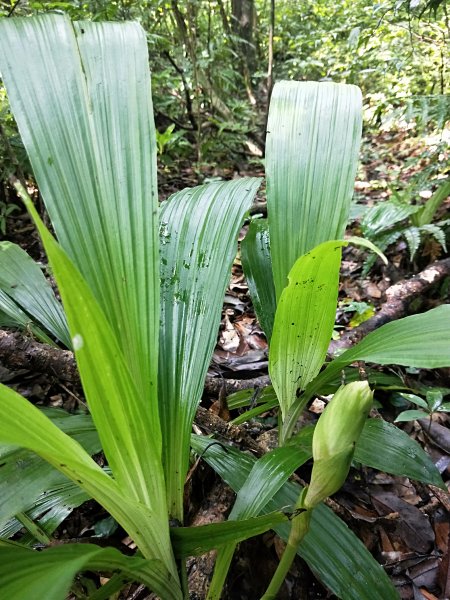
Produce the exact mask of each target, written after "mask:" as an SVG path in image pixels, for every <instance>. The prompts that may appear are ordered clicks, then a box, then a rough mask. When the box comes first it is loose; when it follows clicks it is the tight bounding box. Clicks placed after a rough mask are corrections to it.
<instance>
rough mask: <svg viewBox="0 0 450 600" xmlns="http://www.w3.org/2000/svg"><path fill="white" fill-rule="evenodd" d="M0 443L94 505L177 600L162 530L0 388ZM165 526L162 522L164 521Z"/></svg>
mask: <svg viewBox="0 0 450 600" xmlns="http://www.w3.org/2000/svg"><path fill="white" fill-rule="evenodd" d="M0 408H1V412H2V419H1V420H0V440H1V441H3V442H5V443H8V444H12V445H16V446H22V447H23V448H27V449H29V450H31V451H33V452H36V454H39V456H41V457H42V458H43V459H44V460H46V461H48V462H49V463H50V464H51V465H53V466H54V467H55V468H56V469H58V470H59V471H61V472H62V473H63V474H64V475H66V477H68V478H69V479H71V480H72V481H74V482H75V483H77V484H78V485H79V486H80V488H82V489H83V490H84V491H86V493H87V494H89V496H91V497H92V498H94V499H95V500H97V502H99V503H100V504H101V505H102V506H103V507H104V508H105V509H106V510H108V511H109V513H110V514H111V515H112V516H113V517H114V518H115V519H116V521H117V522H118V523H120V524H121V525H122V526H123V528H124V529H125V530H126V531H127V532H128V534H129V535H130V536H131V537H132V538H133V540H134V541H135V542H136V544H137V545H138V547H139V549H140V550H141V551H142V553H143V554H144V556H145V557H146V558H157V559H159V560H161V561H162V563H163V565H164V567H161V572H162V573H164V574H165V577H167V578H168V581H169V582H172V583H171V586H172V591H173V594H172V595H171V596H168V598H177V599H178V598H181V596H180V591H179V585H178V577H177V572H176V568H175V565H174V563H173V558H172V553H171V548H170V543H168V544H167V545H166V546H165V545H164V541H165V540H164V537H163V535H164V524H165V521H163V522H161V521H160V520H159V519H158V518H156V517H155V514H154V513H152V512H151V511H150V510H149V509H148V507H146V506H145V505H143V504H141V503H138V502H137V501H136V500H135V498H134V497H132V496H131V495H130V491H129V490H124V489H121V488H120V487H119V485H118V483H117V482H116V481H114V480H113V479H112V478H111V477H109V476H108V475H107V474H106V473H105V472H104V471H103V470H102V469H101V468H100V467H99V466H98V465H97V463H96V462H95V461H94V460H92V458H91V457H90V456H89V454H88V453H87V452H86V451H85V450H83V448H82V447H81V446H80V445H79V444H78V442H76V441H75V440H73V439H72V438H71V437H69V436H68V435H67V434H65V433H63V432H62V431H61V430H60V429H59V428H58V427H57V426H56V425H54V424H53V423H52V422H51V421H50V419H48V418H47V417H46V416H45V415H43V414H42V412H41V411H39V410H38V409H37V408H36V407H35V406H33V405H32V404H30V403H29V402H28V401H27V400H25V398H23V397H22V396H20V395H19V394H17V393H16V392H14V391H13V390H11V389H9V388H7V387H6V386H4V385H0ZM166 520H167V519H166Z"/></svg>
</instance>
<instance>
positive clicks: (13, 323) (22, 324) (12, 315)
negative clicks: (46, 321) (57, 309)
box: [0, 289, 55, 346]
mask: <svg viewBox="0 0 450 600" xmlns="http://www.w3.org/2000/svg"><path fill="white" fill-rule="evenodd" d="M0 327H19V328H20V329H24V330H26V331H29V332H30V333H32V334H33V335H34V336H35V337H36V339H38V340H39V341H40V342H43V343H45V344H50V345H51V346H54V345H55V344H54V342H53V341H52V340H51V338H49V336H48V335H47V334H46V333H45V331H44V330H43V329H41V328H40V327H39V326H38V325H36V323H34V322H33V321H32V319H31V318H30V317H29V316H28V315H27V314H26V313H25V312H24V311H23V310H22V309H21V308H20V306H19V305H18V304H17V303H16V302H15V301H14V300H13V299H12V298H11V297H10V296H8V294H6V293H5V292H4V291H3V290H1V289H0Z"/></svg>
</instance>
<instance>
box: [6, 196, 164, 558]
mask: <svg viewBox="0 0 450 600" xmlns="http://www.w3.org/2000/svg"><path fill="white" fill-rule="evenodd" d="M18 189H19V191H20V192H21V193H22V195H23V190H21V189H20V188H18ZM23 199H24V201H25V203H26V206H27V209H28V210H29V212H30V213H31V215H32V217H33V219H34V221H35V223H36V225H37V227H38V230H39V233H40V235H41V238H42V241H43V244H44V248H45V250H46V252H47V256H48V258H49V261H50V264H51V267H52V269H53V272H54V274H55V278H56V280H57V283H58V286H59V290H60V293H61V297H62V300H63V304H64V308H65V310H66V315H67V320H68V323H69V329H70V332H71V335H72V341H73V347H74V351H75V356H76V359H77V364H78V368H79V372H80V377H81V381H82V383H83V389H84V392H85V395H86V399H87V401H88V405H89V408H90V411H91V414H92V418H93V421H94V423H95V425H96V428H97V431H98V433H99V437H100V441H101V443H102V448H103V450H104V452H105V455H106V457H107V459H108V463H109V465H110V467H111V470H112V473H113V476H114V478H115V480H116V483H117V487H118V489H119V490H121V491H122V492H123V493H124V494H126V495H129V497H130V498H132V499H134V501H135V502H136V508H137V507H138V506H139V510H140V508H141V507H142V509H144V508H145V509H147V510H146V511H145V512H147V514H148V516H150V515H151V519H150V522H149V523H148V533H147V535H146V539H145V544H146V545H147V544H148V545H150V547H151V546H152V545H153V544H154V543H156V542H155V536H157V537H156V539H158V552H159V553H160V555H161V556H164V558H165V561H166V564H168V565H170V566H169V568H173V569H174V564H173V560H172V553H171V547H170V539H169V527H168V522H167V509H166V502H165V486H164V473H163V468H162V463H161V454H160V453H161V448H160V440H159V438H160V430H159V429H156V430H155V429H154V425H155V424H154V422H153V418H152V416H151V415H150V414H149V407H147V410H146V411H144V410H142V408H143V407H142V405H141V404H142V403H141V398H140V395H139V392H138V390H137V388H136V386H135V383H134V381H133V379H132V375H131V373H130V370H129V369H128V366H127V364H126V362H125V359H124V357H123V354H122V351H121V349H120V348H119V345H118V343H117V339H116V337H115V335H114V333H113V332H112V331H111V328H110V326H109V323H108V321H107V320H106V317H105V315H104V314H103V312H102V310H101V309H100V307H99V306H98V303H97V302H96V300H95V298H94V297H93V296H92V293H91V292H90V290H89V288H88V287H87V285H86V282H85V281H84V279H83V277H82V276H81V275H80V273H79V272H78V271H77V269H76V268H75V267H74V265H73V264H72V263H71V261H70V259H69V258H68V257H67V256H66V254H65V253H64V251H63V250H62V248H61V247H60V246H59V244H57V242H56V241H55V240H54V239H53V237H52V236H51V235H50V233H49V232H48V231H47V229H46V228H45V226H44V224H43V223H42V221H41V219H40V218H39V215H38V214H37V212H36V209H35V208H34V206H33V205H32V203H31V201H30V199H29V198H27V197H26V196H25V195H23ZM99 365H101V368H99ZM44 418H45V417H44ZM0 439H1V436H0ZM66 439H70V438H67V436H66ZM5 441H8V440H5ZM70 441H72V440H70ZM22 445H24V444H22ZM25 447H27V446H26V445H25ZM30 449H32V450H34V449H33V448H30ZM35 451H36V452H37V453H38V454H41V456H42V453H40V452H39V451H37V450H35ZM87 456H88V455H87ZM44 458H45V459H46V460H49V458H48V457H47V456H44ZM49 462H52V461H51V460H49ZM52 464H53V463H52ZM57 468H58V467H57ZM63 472H64V471H63ZM88 491H89V490H88ZM94 497H95V496H94ZM103 504H104V506H106V504H105V503H104V502H103ZM106 507H107V506H106ZM139 510H137V511H136V512H138V513H139ZM111 514H112V515H113V516H114V517H115V518H116V520H117V521H119V522H120V519H119V518H117V517H116V515H115V514H114V513H111ZM141 519H142V517H141ZM138 522H139V519H138V521H134V525H133V529H134V530H136V528H137V527H139V528H140V529H143V528H141V527H140V526H139V525H138ZM129 533H130V532H129ZM130 535H132V534H131V533H130ZM139 537H140V538H141V537H142V536H141V535H140V533H139ZM136 542H137V540H136ZM137 543H138V542H137ZM147 548H148V546H147ZM141 550H142V552H145V551H144V549H143V548H141ZM153 551H154V548H153V549H152V552H153ZM149 556H151V557H153V555H149ZM158 557H159V556H158Z"/></svg>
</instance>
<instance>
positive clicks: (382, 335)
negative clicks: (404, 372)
mask: <svg viewBox="0 0 450 600" xmlns="http://www.w3.org/2000/svg"><path fill="white" fill-rule="evenodd" d="M449 335H450V305H448V304H446V305H442V306H438V307H437V308H433V309H432V310H429V311H428V312H426V313H422V314H420V315H412V316H410V317H405V318H403V319H399V320H398V321H393V322H391V323H386V325H383V326H382V327H380V328H379V329H377V330H375V331H372V332H371V333H369V334H368V335H367V336H366V337H365V338H364V339H363V340H361V341H360V342H359V343H358V344H356V345H355V346H354V347H353V348H350V349H349V350H347V351H346V352H344V353H343V354H341V356H340V357H339V358H338V359H337V360H338V362H340V363H343V362H345V363H347V364H348V363H349V362H354V361H356V360H363V361H366V362H372V363H378V364H381V365H387V364H396V365H404V366H406V367H417V368H421V369H436V368H439V367H446V366H449V365H450V344H449V341H448V340H449ZM333 362H334V361H333Z"/></svg>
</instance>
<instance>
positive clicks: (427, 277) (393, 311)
mask: <svg viewBox="0 0 450 600" xmlns="http://www.w3.org/2000/svg"><path fill="white" fill-rule="evenodd" d="M448 275H450V258H445V259H443V260H439V261H437V262H434V263H432V264H431V265H429V266H428V267H427V268H426V269H425V270H424V271H421V272H420V273H418V274H417V275H415V276H414V277H412V278H411V279H403V280H402V281H399V282H398V283H396V284H394V285H391V287H389V288H388V289H387V290H386V292H385V294H386V302H385V303H384V304H383V306H382V307H381V309H380V310H379V311H378V312H377V313H376V314H375V315H374V316H373V317H371V318H370V319H368V320H367V321H364V323H361V325H358V327H355V328H354V329H352V330H350V331H346V332H345V333H344V334H343V335H342V336H341V338H340V339H339V340H333V341H332V342H331V343H330V346H329V347H328V354H329V355H331V356H332V355H333V354H334V353H335V352H336V351H337V350H346V349H347V348H350V347H351V346H353V345H354V344H356V343H357V342H359V341H360V340H362V338H363V337H365V336H366V335H367V334H368V333H370V332H371V331H374V330H375V329H377V328H378V327H381V325H384V324H385V323H389V321H394V320H395V319H400V318H401V317H404V316H406V315H407V314H408V309H409V306H410V304H411V302H412V301H413V300H414V299H416V298H418V297H419V296H421V295H422V294H423V293H424V292H426V291H427V290H429V289H430V288H431V287H432V286H433V285H435V284H436V283H438V282H439V281H441V279H443V278H444V277H446V276H448Z"/></svg>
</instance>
